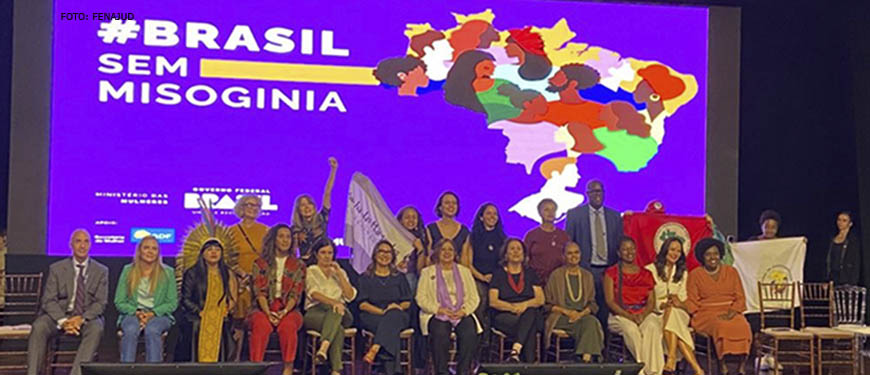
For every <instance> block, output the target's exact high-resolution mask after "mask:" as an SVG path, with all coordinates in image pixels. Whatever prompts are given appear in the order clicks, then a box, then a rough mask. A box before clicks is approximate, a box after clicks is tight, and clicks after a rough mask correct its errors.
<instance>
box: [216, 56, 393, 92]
mask: <svg viewBox="0 0 870 375" xmlns="http://www.w3.org/2000/svg"><path fill="white" fill-rule="evenodd" d="M372 70H373V68H370V67H364V66H339V65H314V64H291V63H273V62H258V61H239V60H218V59H200V60H199V75H200V77H205V78H232V79H254V80H260V81H285V82H310V83H333V84H342V85H371V86H377V85H379V84H380V82H378V80H377V79H375V77H374V76H373V75H372Z"/></svg>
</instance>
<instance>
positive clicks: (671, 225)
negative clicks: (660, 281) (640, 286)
mask: <svg viewBox="0 0 870 375" xmlns="http://www.w3.org/2000/svg"><path fill="white" fill-rule="evenodd" d="M622 226H623V232H624V233H625V235H627V236H630V237H631V238H633V239H634V240H635V242H637V264H638V265H640V266H641V267H643V266H645V265H647V264H650V263H652V262H654V261H655V258H656V254H658V250H659V249H660V248H661V246H662V243H663V242H664V240H665V239H667V238H668V237H680V238H682V239H683V252H684V253H685V254H686V264H687V265H688V267H689V270H693V269H695V267H698V266H699V265H700V264H699V263H698V260H697V259H695V254H694V252H693V250H694V249H693V248H692V247H693V246H695V244H696V243H697V242H698V241H699V240H700V239H702V238H706V237H711V236H713V231H712V229H711V228H710V225H709V224H708V223H707V219H705V218H704V217H703V216H679V215H668V214H663V213H631V214H625V215H624V216H623V218H622Z"/></svg>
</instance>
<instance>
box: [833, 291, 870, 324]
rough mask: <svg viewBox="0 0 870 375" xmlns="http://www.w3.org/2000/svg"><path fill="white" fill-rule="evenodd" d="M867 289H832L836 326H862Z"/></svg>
mask: <svg viewBox="0 0 870 375" xmlns="http://www.w3.org/2000/svg"><path fill="white" fill-rule="evenodd" d="M866 309H867V288H865V287H862V286H852V285H843V286H838V287H837V288H836V289H834V310H835V323H836V324H858V325H864V316H865V315H864V314H865V313H866V312H867V310H866Z"/></svg>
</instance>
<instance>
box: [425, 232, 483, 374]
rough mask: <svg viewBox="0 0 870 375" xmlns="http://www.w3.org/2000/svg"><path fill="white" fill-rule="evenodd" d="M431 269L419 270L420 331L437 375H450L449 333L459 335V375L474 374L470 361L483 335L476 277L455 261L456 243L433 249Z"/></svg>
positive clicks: (440, 242) (445, 240)
mask: <svg viewBox="0 0 870 375" xmlns="http://www.w3.org/2000/svg"><path fill="white" fill-rule="evenodd" d="M431 258H432V259H431V264H432V265H431V266H429V267H426V268H424V269H423V270H422V271H420V281H419V284H418V285H417V296H416V299H417V305H418V306H419V307H420V329H421V330H422V331H423V335H424V336H428V337H429V342H430V345H431V348H432V363H433V364H434V366H435V374H436V375H447V374H448V371H447V362H448V360H449V354H448V349H449V347H450V333H451V332H455V333H456V340H457V344H458V348H457V356H458V357H459V358H458V360H457V369H456V373H457V374H458V375H467V374H470V373H471V360H472V359H473V356H474V353H477V344H478V341H479V337H478V335H479V334H480V333H481V332H482V328H481V326H480V322H479V321H478V319H477V317H476V316H474V310H475V309H476V308H477V305H478V304H479V303H480V297H479V296H478V295H477V287H476V285H475V284H474V276H472V275H471V270H469V269H468V267H465V266H463V265H460V264H458V263H457V262H456V248H455V246H454V245H453V242H451V241H450V240H447V239H442V240H440V241H438V242H437V243H435V245H434V246H433V247H432V255H431Z"/></svg>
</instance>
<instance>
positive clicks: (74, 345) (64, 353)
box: [45, 334, 99, 375]
mask: <svg viewBox="0 0 870 375" xmlns="http://www.w3.org/2000/svg"><path fill="white" fill-rule="evenodd" d="M79 344H81V339H80V338H79V337H76V336H70V335H65V334H60V335H57V337H55V338H54V340H51V342H49V345H48V350H47V355H46V361H47V362H48V363H47V364H46V366H45V370H46V375H53V374H54V369H56V368H68V369H71V368H72V366H73V360H74V358H75V356H76V354H77V353H78V348H79ZM98 357H99V349H98V350H97V351H96V352H94V357H93V358H92V359H91V361H93V362H96V361H97V358H98Z"/></svg>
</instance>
